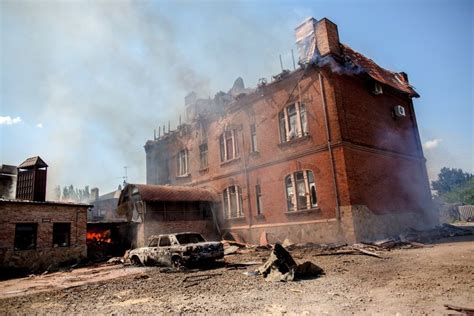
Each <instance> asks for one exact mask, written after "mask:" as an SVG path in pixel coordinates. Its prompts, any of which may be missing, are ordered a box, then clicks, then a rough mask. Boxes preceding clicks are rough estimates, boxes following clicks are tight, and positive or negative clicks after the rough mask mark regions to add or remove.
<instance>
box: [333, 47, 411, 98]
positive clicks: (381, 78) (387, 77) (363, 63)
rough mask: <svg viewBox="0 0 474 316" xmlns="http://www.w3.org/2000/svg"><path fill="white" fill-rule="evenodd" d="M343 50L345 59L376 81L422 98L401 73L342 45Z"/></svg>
mask: <svg viewBox="0 0 474 316" xmlns="http://www.w3.org/2000/svg"><path fill="white" fill-rule="evenodd" d="M341 49H342V54H343V55H344V56H345V57H347V58H349V59H350V60H351V61H352V62H353V63H354V64H355V65H357V66H359V67H361V68H362V69H363V70H364V71H365V72H366V73H367V74H368V75H369V76H370V77H372V78H373V79H374V80H377V81H378V82H381V83H383V84H386V85H388V86H390V87H392V88H395V89H397V90H399V91H402V92H405V93H407V94H408V95H409V96H411V97H415V98H418V97H419V96H420V95H419V94H418V93H417V92H416V91H415V90H414V89H413V87H412V86H411V85H410V84H409V83H408V82H407V81H406V80H405V78H404V76H403V75H402V74H401V73H397V72H392V71H390V70H387V69H385V68H382V67H380V66H379V65H377V63H375V62H374V61H373V60H372V59H370V58H368V57H366V56H364V55H362V54H361V53H359V52H356V51H354V50H353V49H352V48H350V47H349V46H347V45H345V44H341Z"/></svg>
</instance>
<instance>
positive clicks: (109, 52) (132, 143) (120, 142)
mask: <svg viewBox="0 0 474 316" xmlns="http://www.w3.org/2000/svg"><path fill="white" fill-rule="evenodd" d="M473 3H474V2H473V1H455V0H446V1H413V0H410V1H307V2H305V1H288V2H286V1H276V2H270V1H244V2H237V1H173V2H170V1H153V2H148V1H133V2H132V1H40V0H38V1H21V0H17V1H6V0H1V1H0V10H1V13H0V19H1V20H0V45H1V46H0V67H1V68H0V73H1V74H0V76H1V77H0V80H1V81H0V164H1V163H4V164H13V165H18V164H19V163H21V162H22V161H23V160H24V159H25V158H27V157H30V156H35V155H40V156H41V157H42V158H43V159H44V160H45V161H46V162H47V163H48V164H49V166H50V168H49V173H48V175H49V176H48V191H49V192H51V191H52V190H53V188H54V186H55V185H57V184H59V185H61V186H63V185H68V184H74V186H77V187H84V186H85V185H90V186H91V187H93V186H98V187H99V188H100V190H101V193H106V192H108V191H111V190H114V189H115V188H116V187H117V185H118V184H119V183H121V181H122V179H121V177H122V176H123V175H124V169H123V167H124V166H128V179H129V182H132V183H133V182H136V183H144V182H145V152H144V149H143V146H144V144H145V142H146V140H148V139H152V138H153V129H154V128H157V127H158V126H159V125H163V124H167V121H168V119H171V120H172V126H176V123H177V117H178V115H179V114H183V112H184V96H185V95H186V93H187V92H189V91H191V90H195V91H197V92H198V93H199V95H200V96H202V97H207V96H213V95H214V94H215V93H216V92H218V91H219V90H223V91H227V90H228V89H229V88H230V87H231V86H232V83H233V81H234V80H235V78H236V77H238V76H242V77H243V78H244V81H245V83H246V85H247V86H255V85H256V83H257V82H258V79H259V78H261V77H267V78H268V79H269V78H270V77H271V75H274V74H277V73H278V72H279V71H280V62H279V57H278V56H279V54H282V56H283V63H284V66H285V67H286V68H291V49H292V48H293V49H294V48H295V45H294V42H295V40H294V34H293V32H294V27H295V26H296V25H298V23H299V22H301V21H302V20H303V19H305V18H306V17H308V16H313V17H315V18H316V19H320V18H322V17H328V18H329V19H330V20H332V21H333V22H335V23H336V24H337V25H338V28H339V36H340V40H341V42H343V43H346V44H349V45H350V46H351V47H352V48H354V49H356V50H358V51H360V52H361V53H363V54H365V55H366V56H368V57H370V58H372V59H373V60H375V61H376V62H377V63H379V64H380V65H381V66H383V67H385V68H388V69H391V70H394V71H405V72H407V73H408V75H409V78H410V82H411V83H412V84H413V85H414V86H415V88H416V90H417V91H418V92H419V93H420V95H421V98H419V99H415V100H414V105H415V111H416V114H417V119H418V125H419V128H420V134H421V139H422V141H423V143H424V148H425V149H424V151H425V156H426V158H427V160H428V170H429V174H430V177H434V176H435V175H436V174H437V172H438V171H439V169H440V168H441V167H443V166H448V167H457V168H462V169H464V170H466V171H470V172H474V165H473V164H474V158H473V157H474V149H473V148H474V144H473V142H474V141H473V138H474V136H473V134H474V130H473V105H474V100H473V83H474V82H473V73H474V68H473V67H474V63H473V53H474V52H473V35H474V34H473V29H474V24H473V23H474V22H473V21H474V5H473Z"/></svg>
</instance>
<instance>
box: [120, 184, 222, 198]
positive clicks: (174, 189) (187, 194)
mask: <svg viewBox="0 0 474 316" xmlns="http://www.w3.org/2000/svg"><path fill="white" fill-rule="evenodd" d="M127 189H128V190H130V189H131V191H130V192H132V194H135V193H136V192H138V194H140V197H141V199H142V200H143V201H188V202H196V201H202V202H205V201H207V202H216V201H219V195H218V194H216V193H215V192H212V191H210V190H207V189H203V188H196V187H190V186H175V185H151V184H128V185H127V186H126V187H125V189H124V191H125V190H127ZM135 189H136V190H135Z"/></svg>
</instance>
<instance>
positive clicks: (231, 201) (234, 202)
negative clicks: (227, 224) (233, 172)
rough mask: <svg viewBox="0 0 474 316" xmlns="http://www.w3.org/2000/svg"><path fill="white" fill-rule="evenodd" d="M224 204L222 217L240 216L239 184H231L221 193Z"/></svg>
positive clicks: (240, 192)
mask: <svg viewBox="0 0 474 316" xmlns="http://www.w3.org/2000/svg"><path fill="white" fill-rule="evenodd" d="M222 196H223V204H224V217H225V218H237V217H242V216H243V213H242V191H241V189H240V187H239V186H237V185H232V186H230V187H228V188H226V189H225V190H224V192H223V193H222Z"/></svg>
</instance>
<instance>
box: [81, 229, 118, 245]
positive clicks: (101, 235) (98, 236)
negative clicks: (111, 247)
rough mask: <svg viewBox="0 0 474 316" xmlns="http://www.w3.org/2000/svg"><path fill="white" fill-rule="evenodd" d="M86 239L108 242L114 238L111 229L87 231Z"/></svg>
mask: <svg viewBox="0 0 474 316" xmlns="http://www.w3.org/2000/svg"><path fill="white" fill-rule="evenodd" d="M86 239H87V240H88V241H95V242H105V243H108V244H110V243H112V239H111V238H110V230H106V231H103V232H87V235H86Z"/></svg>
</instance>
